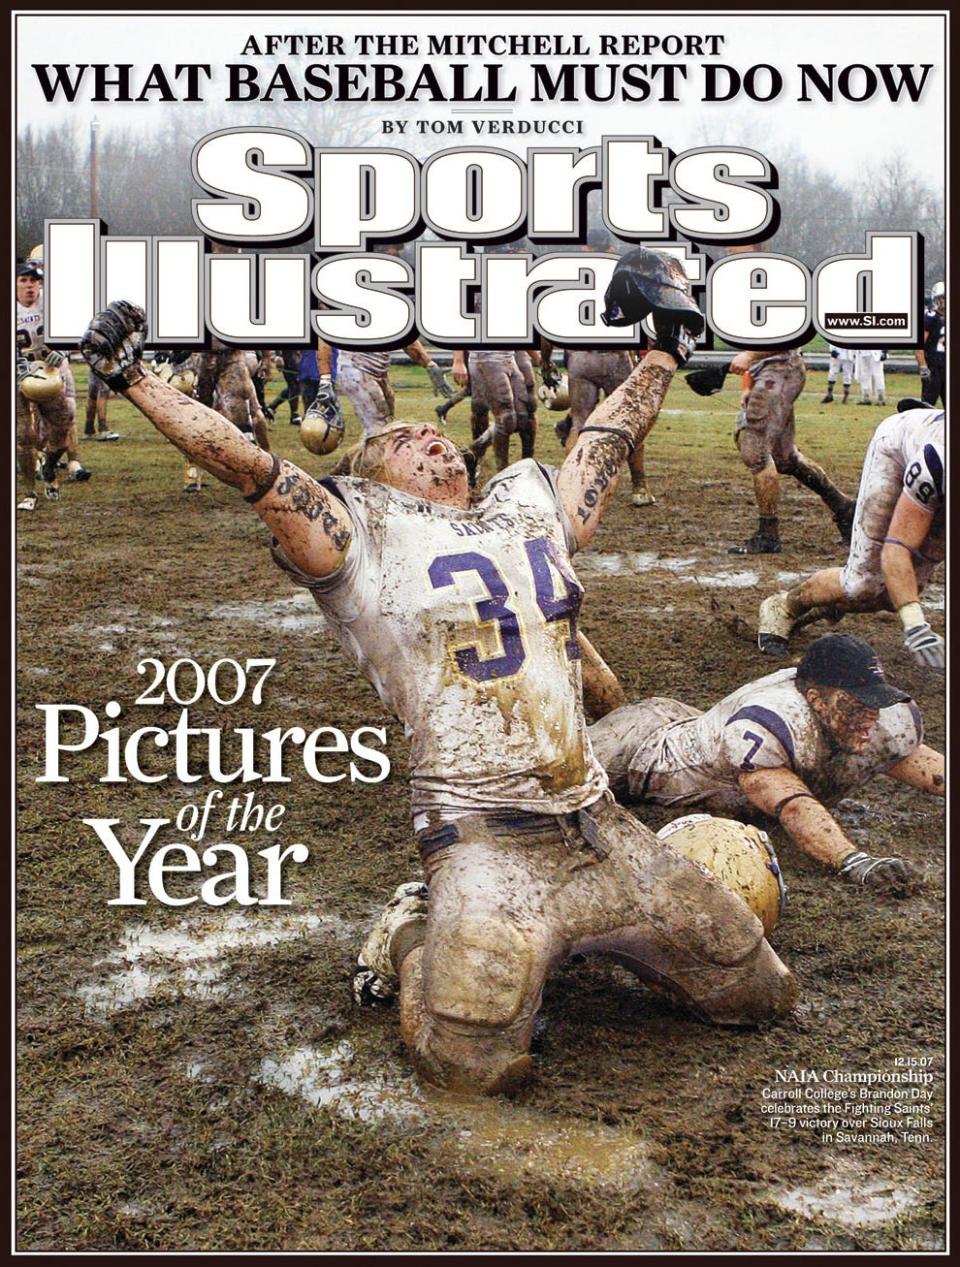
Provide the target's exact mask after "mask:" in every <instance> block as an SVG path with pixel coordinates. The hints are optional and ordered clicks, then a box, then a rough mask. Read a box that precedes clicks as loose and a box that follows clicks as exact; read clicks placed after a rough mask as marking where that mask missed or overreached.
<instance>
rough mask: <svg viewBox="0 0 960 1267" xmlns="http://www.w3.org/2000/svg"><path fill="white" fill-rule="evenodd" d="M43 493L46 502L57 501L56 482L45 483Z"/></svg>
mask: <svg viewBox="0 0 960 1267" xmlns="http://www.w3.org/2000/svg"><path fill="white" fill-rule="evenodd" d="M43 495H44V497H46V499H47V501H48V502H58V501H59V500H60V489H59V488H58V487H57V485H56V484H47V485H46V486H45V487H44V490H43Z"/></svg>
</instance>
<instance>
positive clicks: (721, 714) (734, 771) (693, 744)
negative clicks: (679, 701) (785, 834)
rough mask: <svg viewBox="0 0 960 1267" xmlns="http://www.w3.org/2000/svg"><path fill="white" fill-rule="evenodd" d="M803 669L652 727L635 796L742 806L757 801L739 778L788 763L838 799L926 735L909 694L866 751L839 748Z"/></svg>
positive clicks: (885, 713) (877, 728)
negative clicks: (806, 686) (801, 683)
mask: <svg viewBox="0 0 960 1267" xmlns="http://www.w3.org/2000/svg"><path fill="white" fill-rule="evenodd" d="M796 675H797V671H796V669H795V668H790V669H781V670H780V672H778V673H771V674H770V675H769V676H768V677H764V678H760V680H759V681H756V682H749V683H748V684H747V685H746V686H743V687H741V688H740V689H739V690H738V691H734V692H733V694H732V695H728V696H727V697H726V699H723V700H721V701H720V703H719V704H715V705H714V706H713V708H711V709H708V710H707V712H705V713H698V714H696V715H694V716H690V717H686V718H683V719H682V720H679V721H673V722H670V723H668V724H666V725H660V726H655V727H654V728H653V729H651V730H649V731H648V732H647V734H646V735H645V736H644V737H643V738H641V739H640V742H639V746H638V747H637V748H636V751H635V752H634V753H633V755H632V756H631V757H630V759H629V766H628V775H627V779H628V789H629V794H630V797H631V799H635V800H644V801H653V802H655V803H656V804H659V805H675V806H678V807H679V806H691V805H698V804H709V806H710V808H711V810H712V811H713V812H714V813H722V812H725V811H727V812H730V813H742V812H745V811H749V809H750V802H749V801H748V800H747V798H746V796H744V794H743V792H741V790H740V788H739V785H738V782H737V780H738V779H739V777H740V775H741V774H748V773H750V772H751V771H753V770H768V769H787V770H792V771H793V772H794V774H796V775H797V776H798V777H799V778H801V779H802V780H803V781H804V783H806V785H807V787H809V788H810V790H811V791H812V792H813V793H814V795H815V796H816V797H817V799H818V800H820V801H822V802H823V803H824V804H825V805H831V804H835V803H836V802H837V801H839V800H841V799H842V798H843V797H844V796H845V795H846V794H847V793H848V792H849V791H850V790H851V789H853V788H855V787H859V786H861V785H862V784H864V783H867V782H869V780H870V779H872V778H873V777H874V776H875V775H877V774H879V773H881V772H882V771H884V770H887V769H889V768H890V766H892V765H896V763H897V762H898V761H902V760H903V758H904V757H906V756H908V755H909V754H910V753H911V752H913V751H914V749H915V748H917V746H918V745H919V744H920V743H921V742H922V740H923V719H922V717H921V715H920V710H919V708H918V707H917V705H916V704H915V703H914V702H913V700H909V701H907V702H905V703H901V704H894V705H893V706H892V707H890V708H884V709H881V711H880V717H879V720H878V721H877V723H876V724H875V725H874V727H873V730H872V732H871V734H870V740H869V742H868V744H867V746H866V747H865V748H864V749H863V751H861V752H857V753H850V752H840V751H838V750H836V749H834V748H833V747H832V745H831V744H830V742H829V740H828V739H827V737H826V735H824V733H823V731H822V730H821V728H820V726H819V724H818V723H817V720H816V716H815V715H814V712H813V710H812V709H811V708H810V706H809V704H808V703H807V701H806V700H805V699H804V697H803V696H802V695H801V694H800V692H799V691H798V690H797V688H796V686H795V684H794V682H795V678H796ZM629 707H630V706H628V709H629ZM633 707H635V708H636V709H638V710H642V709H643V708H644V705H643V704H638V705H635V706H633ZM628 709H627V710H618V711H620V712H626V711H628ZM611 716H612V715H611Z"/></svg>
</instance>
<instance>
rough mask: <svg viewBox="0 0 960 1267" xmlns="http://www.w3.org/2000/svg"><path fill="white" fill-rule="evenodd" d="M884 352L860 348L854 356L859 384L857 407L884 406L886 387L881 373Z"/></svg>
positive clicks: (884, 356) (884, 357) (885, 356)
mask: <svg viewBox="0 0 960 1267" xmlns="http://www.w3.org/2000/svg"><path fill="white" fill-rule="evenodd" d="M886 359H887V354H886V352H883V351H881V350H880V349H879V348H861V349H860V350H859V351H858V352H857V355H856V366H857V371H856V372H857V382H858V383H859V384H860V399H859V400H858V401H857V404H858V405H885V404H886V403H887V386H886V380H885V377H884V373H883V362H884V361H885V360H886Z"/></svg>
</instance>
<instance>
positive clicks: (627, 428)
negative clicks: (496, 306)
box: [559, 247, 704, 547]
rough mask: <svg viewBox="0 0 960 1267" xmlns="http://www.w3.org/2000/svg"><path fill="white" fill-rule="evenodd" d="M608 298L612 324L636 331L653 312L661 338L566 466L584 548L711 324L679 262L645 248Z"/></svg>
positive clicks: (625, 265)
mask: <svg viewBox="0 0 960 1267" xmlns="http://www.w3.org/2000/svg"><path fill="white" fill-rule="evenodd" d="M604 301H605V305H606V306H605V308H604V311H603V313H602V319H603V321H604V322H605V323H606V324H607V325H613V326H630V327H634V328H635V327H636V326H637V325H638V323H639V322H641V321H643V320H644V319H645V318H646V317H650V318H651V320H652V321H653V328H654V330H655V331H656V340H655V342H654V344H653V350H652V351H650V352H648V353H647V355H646V356H645V357H644V359H643V360H642V361H641V362H640V364H639V365H638V366H637V367H636V368H635V369H633V370H632V371H631V372H630V374H629V375H628V376H627V378H626V379H625V380H624V381H623V382H622V383H621V384H620V386H619V387H618V388H617V390H616V391H615V392H613V393H612V394H611V395H610V396H608V397H607V399H606V400H604V401H603V403H602V404H601V405H599V406H598V407H597V408H596V409H595V410H594V411H593V413H592V414H591V415H590V417H589V418H588V419H587V421H586V422H585V423H584V424H583V426H582V427H581V428H580V436H579V439H578V440H577V443H576V444H575V445H574V446H573V448H572V449H571V450H570V452H569V453H568V454H567V457H566V459H565V461H564V463H563V466H562V467H561V468H560V483H559V490H560V497H561V500H562V501H563V505H564V509H565V510H566V512H567V514H568V515H569V517H570V519H571V521H572V523H573V526H574V534H575V537H576V544H577V546H578V547H580V546H584V545H586V543H587V542H588V541H589V540H590V538H591V537H592V536H593V534H594V532H596V529H597V524H598V523H599V522H600V516H601V515H602V514H603V510H604V507H605V506H606V504H607V502H608V501H609V500H610V497H611V495H612V493H613V490H614V489H615V488H616V486H617V477H618V474H619V471H620V467H621V466H622V465H623V463H624V462H625V461H626V460H627V458H628V457H629V456H630V454H631V453H633V451H634V449H635V448H636V447H637V445H638V444H639V443H640V442H641V441H642V440H643V439H644V438H645V437H646V435H647V433H648V432H649V430H650V428H651V427H652V426H653V424H654V423H655V422H656V420H657V414H658V413H659V412H660V406H661V405H662V404H663V398H664V397H665V396H666V394H667V388H668V387H669V386H670V381H671V379H672V378H673V376H674V374H675V373H676V370H677V366H678V365H685V364H686V362H687V360H688V358H689V357H690V355H691V353H692V352H693V349H694V347H695V346H696V340H697V336H698V335H699V334H700V333H701V331H702V330H703V324H704V323H703V314H702V313H701V312H700V310H699V309H698V307H697V305H696V304H695V303H694V302H693V300H692V299H691V297H690V283H689V282H688V281H687V278H686V276H685V274H684V271H683V267H682V265H681V264H680V263H679V261H678V260H675V259H674V258H673V257H672V256H669V255H661V254H659V253H658V252H657V251H648V250H647V249H646V248H645V247H637V248H636V250H633V251H629V252H628V253H627V254H626V255H625V256H624V257H623V259H622V260H620V262H619V263H618V264H617V267H616V268H615V269H614V272H613V277H612V278H611V279H610V285H609V286H608V287H607V293H606V295H605V296H604Z"/></svg>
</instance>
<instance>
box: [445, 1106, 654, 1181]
mask: <svg viewBox="0 0 960 1267" xmlns="http://www.w3.org/2000/svg"><path fill="white" fill-rule="evenodd" d="M438 1107H439V1106H438ZM444 1116H447V1117H448V1119H450V1120H452V1121H453V1122H454V1123H455V1124H456V1125H457V1126H458V1127H459V1129H458V1130H457V1133H456V1136H455V1141H456V1148H457V1150H458V1151H459V1152H460V1153H462V1154H463V1156H464V1159H465V1160H466V1161H467V1162H468V1164H471V1165H474V1166H476V1167H477V1168H478V1169H480V1170H483V1171H486V1172H488V1173H492V1174H495V1175H498V1176H500V1177H502V1178H511V1179H516V1178H517V1177H519V1176H522V1175H537V1176H540V1177H543V1178H547V1179H552V1180H569V1181H575V1182H582V1183H590V1184H591V1185H593V1186H600V1187H610V1188H616V1189H617V1190H618V1191H620V1192H631V1191H637V1190H638V1189H639V1188H640V1187H641V1186H642V1187H644V1188H649V1187H650V1186H651V1184H652V1183H653V1184H655V1183H656V1182H657V1179H658V1176H659V1169H658V1167H657V1166H656V1165H655V1164H654V1163H653V1162H652V1161H651V1160H650V1157H649V1155H648V1146H647V1144H646V1143H644V1141H642V1140H640V1139H637V1138H636V1137H635V1136H633V1135H630V1134H629V1133H628V1132H626V1131H623V1130H618V1129H616V1128H615V1127H611V1126H603V1125H600V1124H597V1123H593V1122H581V1121H578V1120H576V1119H575V1118H557V1117H549V1116H547V1115H546V1114H543V1113H538V1112H536V1111H535V1110H533V1109H527V1108H524V1107H522V1106H520V1105H513V1104H505V1103H503V1101H500V1100H484V1101H473V1100H472V1101H462V1100H461V1101H460V1102H458V1103H453V1104H449V1103H448V1104H447V1105H446V1112H445V1114H444Z"/></svg>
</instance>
